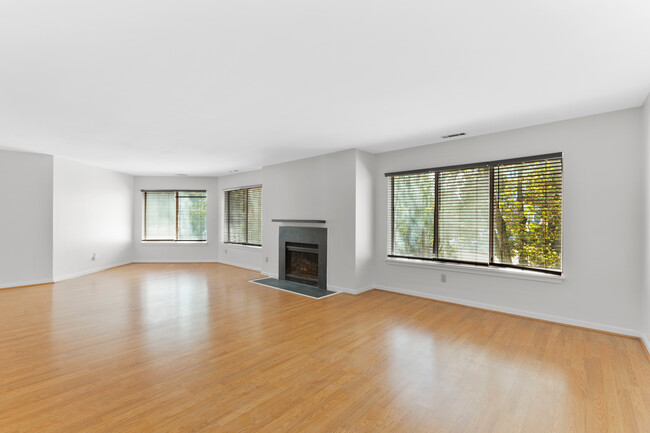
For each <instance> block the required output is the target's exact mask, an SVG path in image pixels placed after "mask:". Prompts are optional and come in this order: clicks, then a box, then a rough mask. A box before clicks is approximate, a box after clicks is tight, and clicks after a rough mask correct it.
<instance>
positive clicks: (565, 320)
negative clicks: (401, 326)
mask: <svg viewBox="0 0 650 433" xmlns="http://www.w3.org/2000/svg"><path fill="white" fill-rule="evenodd" d="M375 288H377V289H380V290H386V291H388V292H395V293H401V294H404V295H411V296H417V297H420V298H427V299H433V300H436V301H443V302H449V303H452V304H459V305H465V306H468V307H475V308H481V309H483V310H490V311H498V312H500V313H507V314H512V315H514V316H521V317H528V318H531V319H540V320H546V321H548V322H555V323H561V324H564V325H572V326H578V327H581V328H589V329H596V330H599V331H605V332H612V333H615V334H622V335H629V336H631V337H638V338H642V336H641V334H640V333H639V332H638V331H634V330H632V329H626V328H619V327H618V326H610V325H604V324H601V323H593V322H585V321H582V320H575V319H568V318H566V317H559V316H554V315H551V314H543V313H534V312H532V311H526V310H519V309H517V308H509V307H501V306H498V305H491V304H483V303H481V302H474V301H466V300H464V299H458V298H451V297H447V296H438V295H434V294H431V293H426V292H420V291H415V290H406V289H398V288H395V287H387V286H378V285H376V286H375ZM646 344H647V340H646Z"/></svg>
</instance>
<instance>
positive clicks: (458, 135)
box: [442, 132, 467, 138]
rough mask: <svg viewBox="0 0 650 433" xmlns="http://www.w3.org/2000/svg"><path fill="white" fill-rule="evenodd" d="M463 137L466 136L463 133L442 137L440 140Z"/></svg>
mask: <svg viewBox="0 0 650 433" xmlns="http://www.w3.org/2000/svg"><path fill="white" fill-rule="evenodd" d="M463 135H467V134H465V133H464V132H459V133H458V134H449V135H443V136H442V138H454V137H461V136H463Z"/></svg>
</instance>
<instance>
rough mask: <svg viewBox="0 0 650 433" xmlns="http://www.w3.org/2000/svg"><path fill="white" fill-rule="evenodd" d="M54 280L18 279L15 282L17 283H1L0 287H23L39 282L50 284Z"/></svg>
mask: <svg viewBox="0 0 650 433" xmlns="http://www.w3.org/2000/svg"><path fill="white" fill-rule="evenodd" d="M52 282H53V281H52V280H51V279H44V280H31V281H18V282H15V283H6V284H0V289H9V288H12V287H21V286H35V285H37V284H49V283H52Z"/></svg>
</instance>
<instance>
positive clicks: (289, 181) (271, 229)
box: [262, 150, 375, 293]
mask: <svg viewBox="0 0 650 433" xmlns="http://www.w3.org/2000/svg"><path fill="white" fill-rule="evenodd" d="M374 158H375V156H374V155H371V154H369V153H366V152H362V151H359V150H346V151H343V152H336V153H331V154H327V155H323V156H318V157H314V158H307V159H302V160H298V161H292V162H288V163H284V164H277V165H272V166H267V167H264V168H263V170H262V175H263V176H262V180H263V182H262V183H263V193H262V194H263V197H264V198H263V227H262V229H263V233H262V236H263V258H264V260H266V258H267V257H268V262H266V261H264V263H263V264H262V268H263V273H265V274H267V275H274V276H275V275H277V274H278V260H279V252H278V231H279V227H280V226H282V225H298V226H300V225H303V226H312V225H314V224H300V223H277V222H271V220H272V219H317V220H326V224H324V225H322V224H316V225H315V226H317V227H326V228H327V229H328V242H327V250H328V254H327V280H328V281H327V282H328V286H329V287H330V288H331V289H333V290H338V291H347V292H352V293H357V292H359V291H360V290H363V289H368V288H370V287H371V286H372V266H373V261H372V253H373V248H372V245H373V236H374V231H373V227H374V217H373V206H372V204H373V201H374V194H373V188H374V185H373V177H372V170H373V167H374Z"/></svg>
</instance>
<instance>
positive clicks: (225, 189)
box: [222, 173, 262, 192]
mask: <svg viewBox="0 0 650 433" xmlns="http://www.w3.org/2000/svg"><path fill="white" fill-rule="evenodd" d="M236 174H239V173H232V174H228V175H226V176H233V175H236ZM250 188H262V184H261V183H260V184H258V185H247V186H236V187H233V188H224V189H223V190H222V191H223V192H227V191H238V190H240V189H250Z"/></svg>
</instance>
